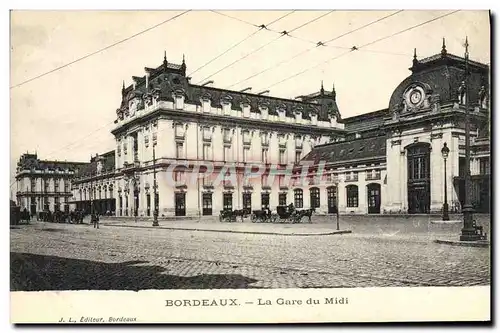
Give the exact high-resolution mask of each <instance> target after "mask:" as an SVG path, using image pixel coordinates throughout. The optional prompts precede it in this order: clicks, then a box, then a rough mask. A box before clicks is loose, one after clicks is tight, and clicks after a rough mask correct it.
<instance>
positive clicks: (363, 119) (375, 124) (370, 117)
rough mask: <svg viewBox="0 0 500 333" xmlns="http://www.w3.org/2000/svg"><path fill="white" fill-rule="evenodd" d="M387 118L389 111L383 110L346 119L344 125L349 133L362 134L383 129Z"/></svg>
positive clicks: (343, 121)
mask: <svg viewBox="0 0 500 333" xmlns="http://www.w3.org/2000/svg"><path fill="white" fill-rule="evenodd" d="M386 116H387V109H382V110H377V111H372V112H368V113H363V114H360V115H357V116H352V117H348V118H344V119H342V123H343V124H344V125H345V130H346V131H347V132H348V133H360V132H364V131H369V130H373V129H377V128H380V127H382V125H383V124H384V117H386Z"/></svg>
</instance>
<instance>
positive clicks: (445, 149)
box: [441, 142, 450, 221]
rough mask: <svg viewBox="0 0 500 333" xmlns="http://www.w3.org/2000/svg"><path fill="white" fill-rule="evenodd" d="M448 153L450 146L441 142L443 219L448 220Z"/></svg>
mask: <svg viewBox="0 0 500 333" xmlns="http://www.w3.org/2000/svg"><path fill="white" fill-rule="evenodd" d="M449 153H450V148H448V145H447V144H446V142H445V143H444V144H443V148H442V149H441V154H442V155H443V160H444V203H443V221H449V220H450V215H449V214H448V191H447V189H448V186H447V179H446V159H447V158H448V154H449Z"/></svg>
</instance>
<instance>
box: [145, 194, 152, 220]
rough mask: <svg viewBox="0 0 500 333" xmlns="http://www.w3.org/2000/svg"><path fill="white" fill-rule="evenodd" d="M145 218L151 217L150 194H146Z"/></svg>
mask: <svg viewBox="0 0 500 333" xmlns="http://www.w3.org/2000/svg"><path fill="white" fill-rule="evenodd" d="M146 205H147V210H146V214H147V216H151V194H149V193H148V194H146Z"/></svg>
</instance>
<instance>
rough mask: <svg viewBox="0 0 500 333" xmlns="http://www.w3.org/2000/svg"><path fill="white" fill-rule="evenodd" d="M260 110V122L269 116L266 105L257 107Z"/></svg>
mask: <svg viewBox="0 0 500 333" xmlns="http://www.w3.org/2000/svg"><path fill="white" fill-rule="evenodd" d="M259 109H260V119H262V120H267V117H268V115H269V108H268V107H267V105H262V106H260V107H259Z"/></svg>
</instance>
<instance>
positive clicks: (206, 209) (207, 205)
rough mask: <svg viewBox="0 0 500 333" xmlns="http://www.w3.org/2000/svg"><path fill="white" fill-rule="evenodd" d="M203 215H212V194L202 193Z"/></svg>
mask: <svg viewBox="0 0 500 333" xmlns="http://www.w3.org/2000/svg"><path fill="white" fill-rule="evenodd" d="M202 198H203V199H202V201H203V215H212V193H203V197H202Z"/></svg>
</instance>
